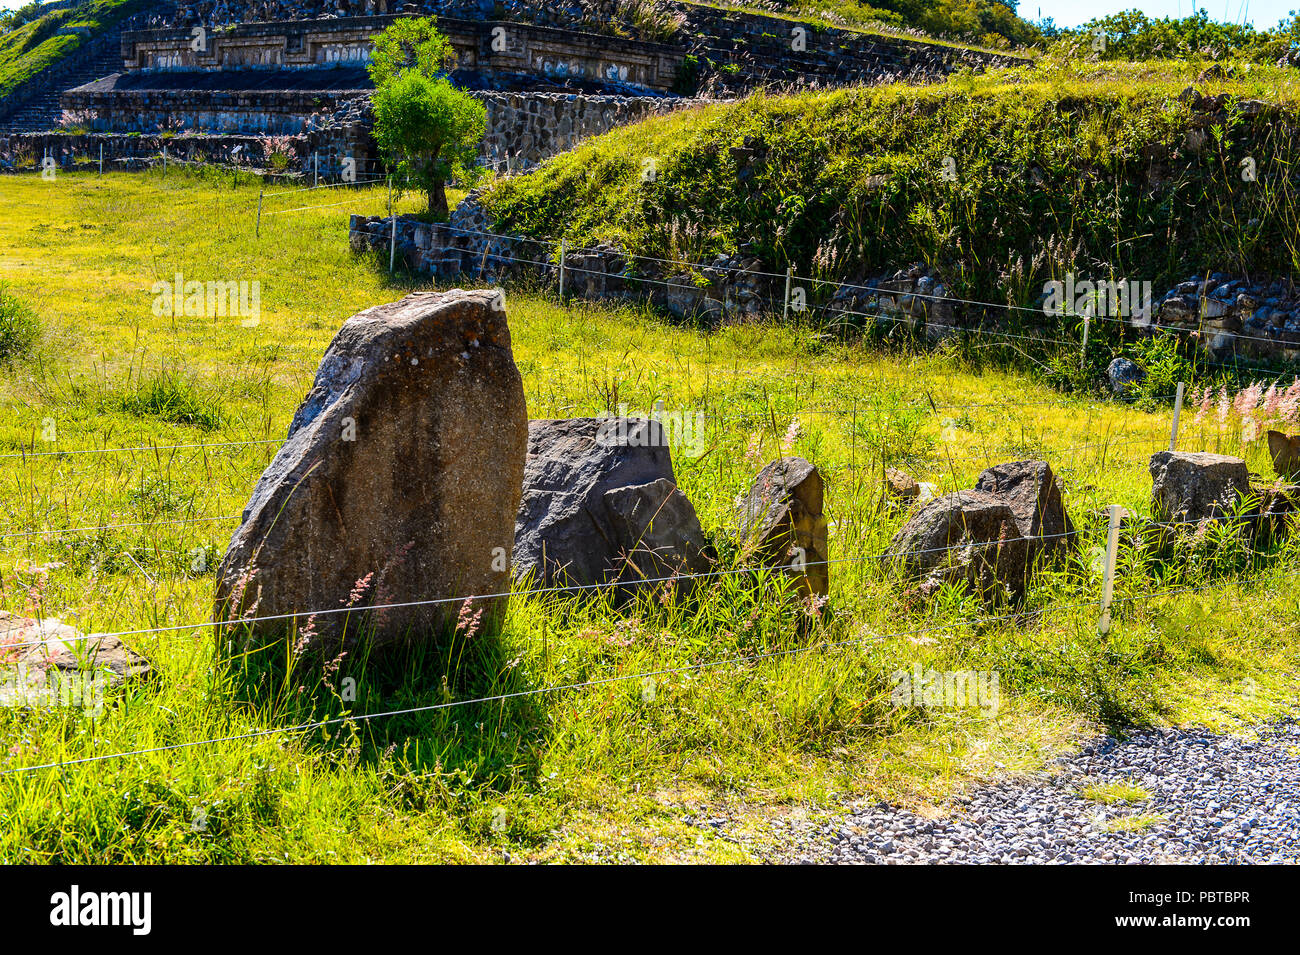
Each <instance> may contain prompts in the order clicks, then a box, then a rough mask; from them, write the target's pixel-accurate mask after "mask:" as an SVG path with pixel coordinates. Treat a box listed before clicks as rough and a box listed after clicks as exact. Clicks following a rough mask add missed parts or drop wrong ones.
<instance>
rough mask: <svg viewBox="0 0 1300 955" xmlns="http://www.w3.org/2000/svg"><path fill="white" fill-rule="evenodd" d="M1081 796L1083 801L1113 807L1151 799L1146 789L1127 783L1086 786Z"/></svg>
mask: <svg viewBox="0 0 1300 955" xmlns="http://www.w3.org/2000/svg"><path fill="white" fill-rule="evenodd" d="M1081 795H1082V796H1083V798H1084V799H1088V800H1091V801H1092V802H1097V803H1101V804H1102V805H1103V806H1113V805H1115V803H1129V802H1146V801H1147V800H1148V799H1150V798H1151V793H1150V792H1148V791H1147V790H1146V789H1144V788H1142V787H1141V786H1139V785H1137V784H1136V783H1131V782H1128V781H1122V782H1114V783H1099V784H1096V785H1092V786H1087V787H1085V788H1084V790H1083V792H1082V793H1081Z"/></svg>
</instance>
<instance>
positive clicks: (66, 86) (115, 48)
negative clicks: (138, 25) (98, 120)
mask: <svg viewBox="0 0 1300 955" xmlns="http://www.w3.org/2000/svg"><path fill="white" fill-rule="evenodd" d="M131 22H132V21H130V20H127V21H124V22H122V23H120V24H118V25H117V26H115V27H113V28H111V29H109V30H108V31H106V32H105V33H103V34H101V35H100V36H97V37H95V38H94V39H93V40H92V41H91V42H90V43H89V44H88V45H87V46H85V47H82V48H81V49H80V50H77V51H76V52H74V53H72V54H71V55H70V56H71V57H76V60H75V62H68V61H66V60H65V61H60V62H59V63H56V64H54V66H52V67H50V68H49V69H48V70H46V71H45V73H48V74H51V75H50V76H49V77H48V82H47V83H46V84H44V87H43V88H42V89H41V90H40V91H39V92H38V93H36V95H35V96H33V97H31V98H30V99H28V100H27V101H26V102H25V103H23V105H21V106H19V107H18V108H17V109H16V110H14V111H13V112H12V113H9V114H8V115H5V104H4V102H3V101H2V100H0V135H7V134H10V133H29V132H43V131H45V130H49V129H54V128H55V127H57V126H58V125H59V119H60V117H61V115H62V107H61V106H60V105H59V98H60V97H61V96H62V95H63V92H64V91H65V90H70V89H72V88H73V87H74V86H80V85H82V84H83V83H89V82H91V81H92V80H97V79H100V78H101V77H104V76H108V75H109V74H110V73H120V72H121V71H122V31H123V30H129V29H133V27H132V25H131ZM40 75H41V74H38V78H39V76H40Z"/></svg>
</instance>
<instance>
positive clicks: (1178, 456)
mask: <svg viewBox="0 0 1300 955" xmlns="http://www.w3.org/2000/svg"><path fill="white" fill-rule="evenodd" d="M1150 467H1151V481H1152V487H1151V508H1152V510H1153V511H1154V512H1155V514H1156V517H1157V518H1159V519H1161V520H1169V521H1190V522H1196V521H1202V520H1206V519H1208V518H1215V517H1223V516H1225V515H1227V514H1230V513H1231V512H1232V510H1233V509H1234V508H1235V507H1236V504H1237V500H1238V498H1239V497H1240V496H1241V495H1243V494H1249V493H1250V471H1249V469H1247V467H1246V462H1245V461H1243V460H1242V459H1241V458H1233V457H1229V456H1227V455H1225V454H1209V453H1206V452H1202V451H1157V452H1156V453H1155V454H1153V455H1152V456H1151V466H1150Z"/></svg>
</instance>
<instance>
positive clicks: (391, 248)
mask: <svg viewBox="0 0 1300 955" xmlns="http://www.w3.org/2000/svg"><path fill="white" fill-rule="evenodd" d="M396 262H397V216H396V215H394V216H393V231H392V235H391V236H390V238H389V240H388V274H389V275H392V274H393V269H394V267H395V264H396Z"/></svg>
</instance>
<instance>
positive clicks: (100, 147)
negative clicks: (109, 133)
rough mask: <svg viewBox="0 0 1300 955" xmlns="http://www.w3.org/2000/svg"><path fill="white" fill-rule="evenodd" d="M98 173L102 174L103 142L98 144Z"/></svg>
mask: <svg viewBox="0 0 1300 955" xmlns="http://www.w3.org/2000/svg"><path fill="white" fill-rule="evenodd" d="M99 174H100V175H101V176H102V175H103V174H104V144H103V143H100V144H99Z"/></svg>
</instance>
